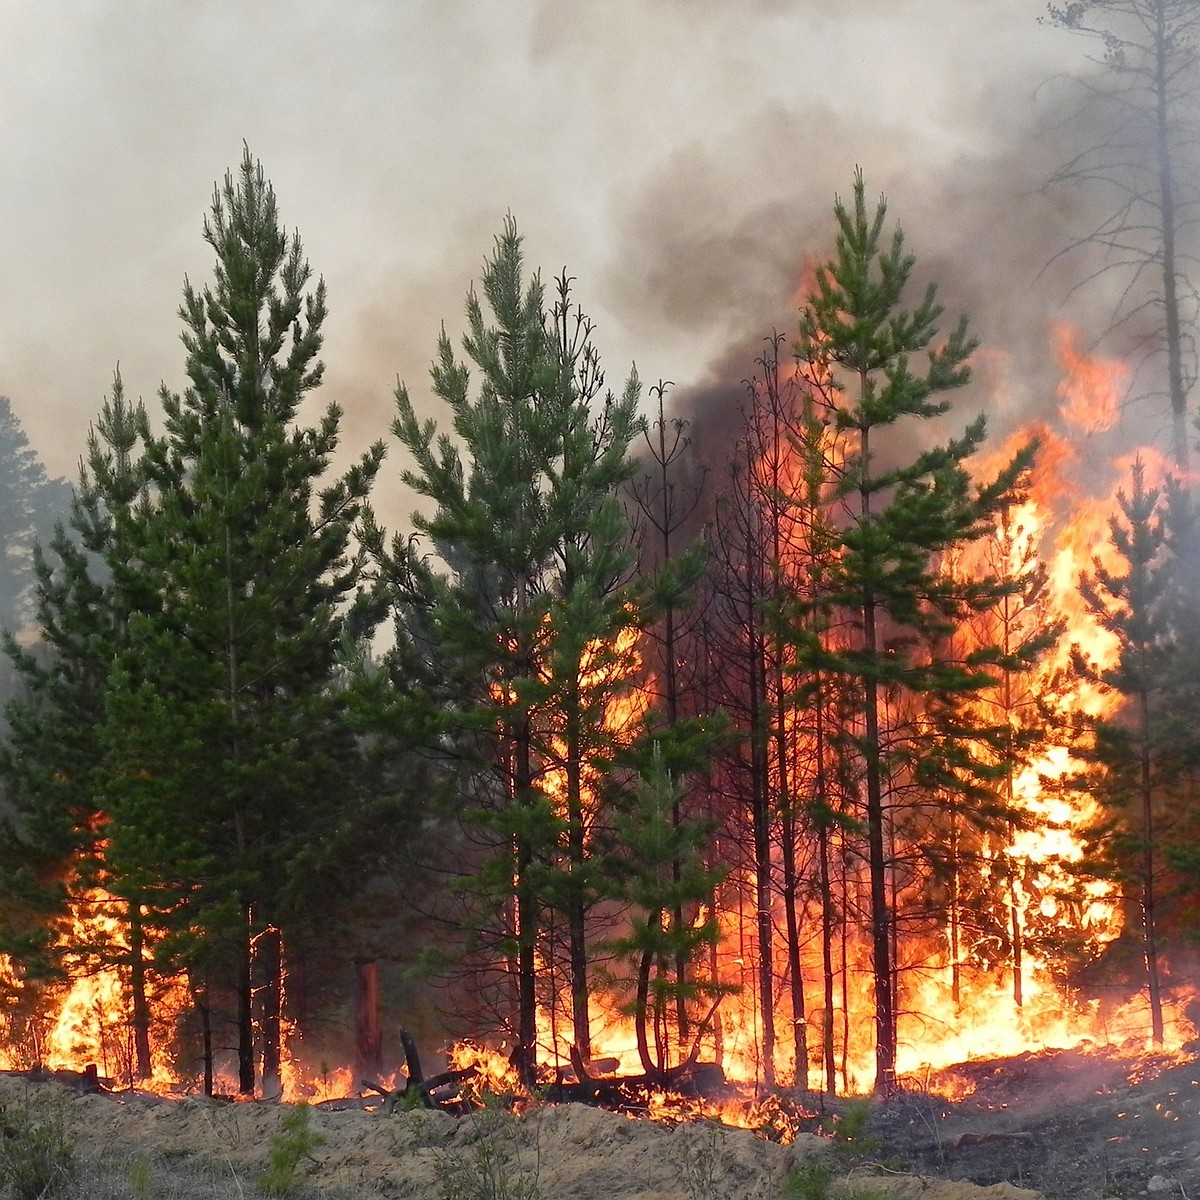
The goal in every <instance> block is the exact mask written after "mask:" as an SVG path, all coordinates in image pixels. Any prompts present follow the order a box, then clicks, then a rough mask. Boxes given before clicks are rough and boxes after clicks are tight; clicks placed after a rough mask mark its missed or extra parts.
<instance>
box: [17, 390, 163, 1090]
mask: <svg viewBox="0 0 1200 1200" xmlns="http://www.w3.org/2000/svg"><path fill="white" fill-rule="evenodd" d="M144 427H145V413H144V410H143V409H142V406H141V405H140V404H139V405H130V404H129V403H127V402H126V400H125V396H124V389H123V387H122V384H121V378H120V375H119V374H118V375H117V376H116V378H115V380H114V384H113V392H112V396H111V398H110V399H106V400H105V402H104V406H103V410H102V412H101V414H100V417H99V419H98V420H97V421H96V423H95V424H94V426H93V427H92V429H91V430H90V431H89V434H88V450H87V457H86V462H85V465H84V466H83V468H82V469H81V472H80V479H79V484H78V487H77V489H76V492H75V496H74V499H73V502H72V505H71V512H70V521H69V526H67V525H63V524H61V523H60V525H59V526H58V529H57V531H56V533H55V536H54V538H53V539H52V540H51V542H50V545H49V547H48V551H49V553H46V552H43V551H42V550H41V549H40V548H39V549H38V550H37V551H36V554H35V565H36V572H37V622H38V626H39V629H40V635H41V636H40V644H39V645H37V646H35V647H33V648H32V649H30V648H25V647H23V646H22V645H20V644H19V643H18V642H16V641H15V640H14V639H13V638H11V637H9V638H8V640H7V642H6V650H7V652H8V654H9V655H10V657H11V658H12V659H13V662H14V664H15V666H16V668H17V670H18V671H19V672H20V673H21V675H22V677H23V679H24V681H25V685H26V689H27V697H26V698H21V699H18V700H15V701H13V702H12V703H11V704H10V705H9V707H8V712H7V715H8V721H9V738H8V742H7V745H6V746H5V750H4V755H3V758H2V760H0V765H2V767H3V772H4V778H5V782H6V784H7V798H8V801H9V811H10V822H11V823H10V824H8V825H6V833H7V835H8V836H7V837H6V839H5V842H4V852H5V855H6V857H12V858H14V859H15V861H13V862H12V863H11V864H10V865H9V866H8V868H7V869H6V870H5V871H4V880H5V893H6V905H5V913H6V923H7V924H8V925H9V928H10V930H11V929H12V928H13V924H14V919H15V922H16V925H17V931H19V933H20V936H19V937H18V938H17V939H16V940H15V941H12V940H10V941H9V942H8V943H7V944H6V947H5V948H6V949H7V950H8V951H9V952H10V953H12V954H13V956H14V958H15V959H16V961H17V962H18V963H19V964H21V967H22V969H23V970H24V971H25V972H26V973H27V974H28V975H29V976H30V977H32V978H33V979H37V978H39V977H40V976H43V975H44V974H45V972H46V969H47V968H49V970H50V974H51V975H52V976H60V975H63V974H68V973H73V972H74V971H75V970H77V969H82V961H81V960H84V959H86V958H87V957H88V956H89V953H90V956H91V957H92V958H93V959H94V958H95V956H96V954H97V953H98V952H99V954H100V959H101V961H102V962H108V963H113V962H116V963H118V964H119V965H120V966H122V967H123V968H125V969H126V970H127V972H128V978H129V994H130V999H131V1005H132V1014H131V1024H132V1028H133V1033H134V1038H133V1041H134V1048H133V1049H134V1060H135V1061H134V1063H133V1071H134V1073H135V1074H136V1076H137V1077H138V1078H145V1077H147V1076H149V1074H150V1072H151V1057H150V1018H149V1001H148V996H147V978H146V976H147V970H146V968H147V963H146V958H145V947H144V942H143V933H144V922H143V920H142V917H141V904H140V899H141V897H140V896H139V895H138V892H137V889H136V887H135V888H129V887H126V886H124V883H125V882H126V881H118V880H117V879H116V878H115V877H114V872H113V871H112V870H110V869H109V867H108V864H107V856H106V853H105V848H106V842H105V833H104V826H105V812H106V809H107V804H106V792H107V784H108V779H109V774H110V772H111V770H112V763H111V760H110V756H109V753H108V746H107V744H106V740H105V732H104V731H105V724H106V720H107V711H108V696H109V683H110V676H111V672H112V669H113V664H114V662H116V661H117V660H118V659H119V658H120V656H121V655H122V654H124V653H125V651H126V650H127V648H128V642H129V621H130V617H131V615H132V613H133V612H135V611H136V610H137V609H138V608H139V607H142V606H144V605H145V604H147V603H148V597H147V595H146V593H145V591H144V589H143V584H144V582H145V580H144V577H143V576H142V575H141V573H140V570H139V560H138V551H137V545H138V542H137V539H136V537H135V535H134V529H135V526H136V522H137V520H138V519H139V515H138V514H139V509H140V507H141V504H142V502H143V501H144V498H145V488H146V482H145V473H144V471H143V470H142V468H141V465H140V462H139V459H140V452H141V447H142V431H143V429H144ZM96 886H104V887H105V888H108V889H110V890H111V893H112V896H113V901H114V906H115V907H117V908H118V910H119V911H120V912H121V913H122V914H123V916H122V918H120V919H118V921H117V922H114V924H116V925H123V927H124V929H125V931H126V933H127V935H128V936H127V937H126V939H125V941H124V944H112V943H110V944H108V945H105V946H104V947H97V946H95V945H92V946H90V947H88V946H84V945H80V944H79V942H80V939H79V937H78V936H77V931H73V930H72V929H71V916H72V909H73V908H74V907H75V906H76V905H77V904H79V903H80V902H81V901H82V899H83V897H84V895H85V893H86V892H87V891H88V889H90V888H94V887H96Z"/></svg>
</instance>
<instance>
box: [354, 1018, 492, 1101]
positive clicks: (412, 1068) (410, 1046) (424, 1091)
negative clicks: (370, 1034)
mask: <svg viewBox="0 0 1200 1200" xmlns="http://www.w3.org/2000/svg"><path fill="white" fill-rule="evenodd" d="M400 1044H401V1045H402V1046H403V1047H404V1066H405V1071H406V1078H405V1081H404V1086H403V1087H402V1088H386V1087H384V1086H383V1085H382V1084H381V1083H378V1082H376V1081H375V1080H371V1079H364V1080H363V1081H362V1087H363V1089H364V1091H368V1092H374V1093H375V1094H376V1095H377V1096H381V1097H383V1105H382V1108H383V1111H384V1112H385V1113H392V1112H395V1110H396V1108H397V1107H404V1108H412V1107H416V1106H418V1105H419V1106H420V1107H422V1108H440V1109H441V1110H442V1111H443V1112H448V1113H453V1114H455V1115H458V1114H461V1113H464V1112H467V1111H468V1110H469V1109H471V1108H472V1107H474V1106H473V1105H472V1104H470V1102H469V1101H467V1100H465V1099H464V1098H463V1096H462V1093H461V1092H460V1091H459V1089H458V1086H457V1085H458V1084H459V1083H461V1082H462V1081H463V1080H464V1079H470V1078H471V1077H472V1076H474V1075H475V1074H476V1069H475V1067H473V1066H471V1067H459V1068H456V1069H453V1070H449V1071H441V1072H439V1073H438V1074H437V1075H431V1076H430V1077H429V1078H428V1079H426V1078H425V1072H424V1071H423V1070H422V1068H421V1056H420V1054H419V1053H418V1051H417V1043H416V1041H415V1040H414V1038H413V1036H412V1034H411V1033H410V1032H409V1031H408V1030H407V1029H401V1030H400Z"/></svg>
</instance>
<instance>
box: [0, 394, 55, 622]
mask: <svg viewBox="0 0 1200 1200" xmlns="http://www.w3.org/2000/svg"><path fill="white" fill-rule="evenodd" d="M69 503H70V491H69V489H68V488H67V487H66V485H65V484H64V483H63V481H61V480H52V479H50V478H49V477H48V476H47V475H46V469H45V467H43V466H42V463H41V461H40V460H39V458H38V456H37V453H36V452H35V451H34V449H33V447H32V446H30V444H29V439H28V437H26V435H25V430H24V429H23V428H22V427H21V422H20V420H19V419H18V417H17V415H16V413H14V412H13V408H12V404H11V402H10V401H9V399H8V397H7V396H0V627H2V628H4V629H7V630H8V631H9V632H10V633H21V632H24V631H26V630H28V629H29V627H30V625H31V622H32V620H33V617H34V604H35V591H36V586H37V577H36V572H35V568H34V546H35V544H36V543H39V542H41V543H46V542H48V541H49V540H50V537H51V536H52V535H53V532H54V523H55V521H61V520H65V519H66V517H67V516H68V511H69V508H68V506H69Z"/></svg>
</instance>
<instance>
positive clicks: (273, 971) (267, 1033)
mask: <svg viewBox="0 0 1200 1200" xmlns="http://www.w3.org/2000/svg"><path fill="white" fill-rule="evenodd" d="M255 960H256V961H257V963H258V964H259V977H260V979H261V980H262V983H261V985H260V987H259V1004H260V1013H261V1018H260V1020H261V1028H262V1095H263V1099H265V1100H278V1099H279V1097H280V1096H282V1095H283V1074H282V1057H283V1030H282V1026H281V1020H280V1018H281V1016H282V1006H283V946H282V940H281V936H280V933H279V930H278V928H276V927H275V926H274V925H268V926H267V928H266V929H264V930H263V931H262V933H261V934H260V935H259V936H258V938H257V943H256V947H255Z"/></svg>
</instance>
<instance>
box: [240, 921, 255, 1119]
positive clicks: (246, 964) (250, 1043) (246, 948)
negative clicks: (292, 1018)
mask: <svg viewBox="0 0 1200 1200" xmlns="http://www.w3.org/2000/svg"><path fill="white" fill-rule="evenodd" d="M250 918H251V912H250V905H249V904H245V903H243V904H242V915H241V926H240V928H239V930H238V943H239V944H238V971H237V984H236V990H237V1060H238V1091H239V1092H240V1093H241V1094H242V1095H243V1096H253V1095H254V1010H253V996H254V991H253V987H252V983H253V976H252V959H253V950H252V947H251V944H250Z"/></svg>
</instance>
